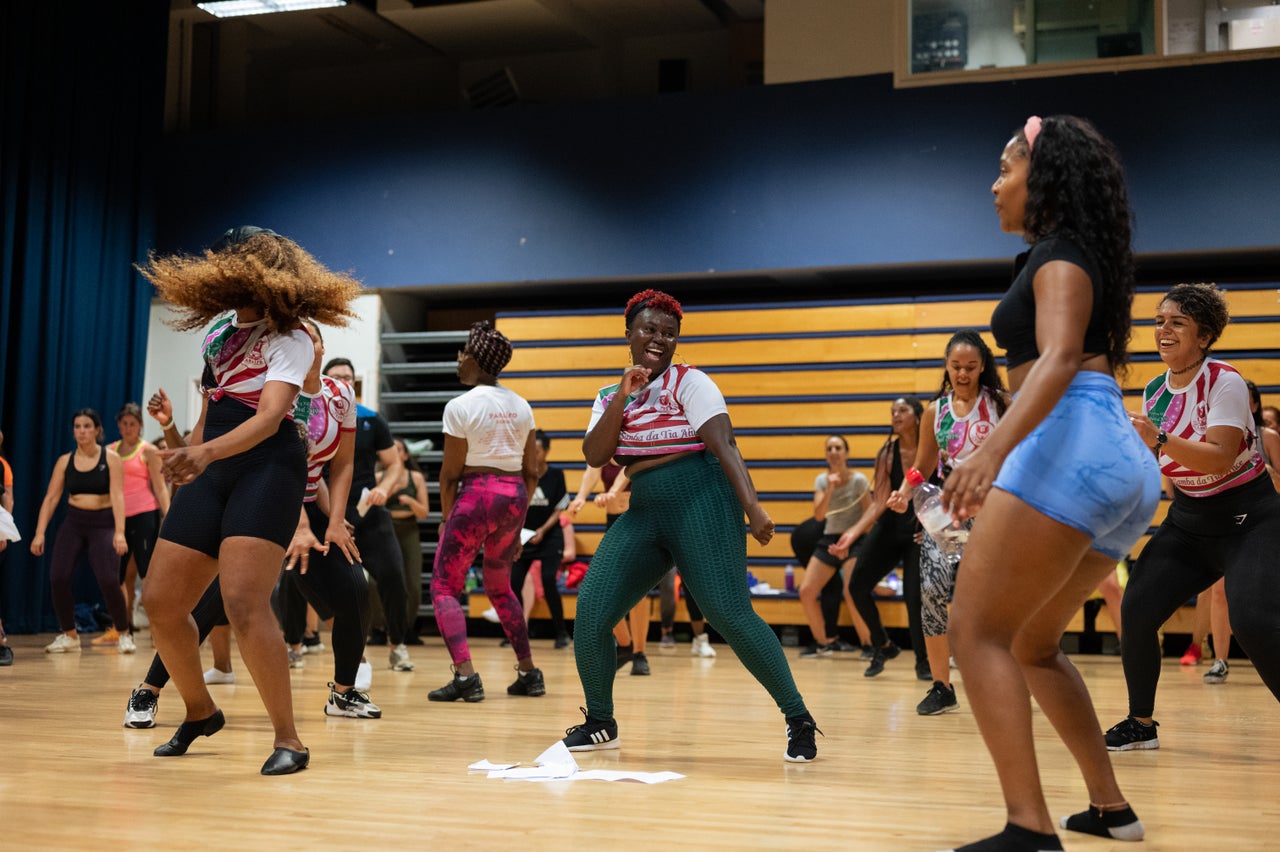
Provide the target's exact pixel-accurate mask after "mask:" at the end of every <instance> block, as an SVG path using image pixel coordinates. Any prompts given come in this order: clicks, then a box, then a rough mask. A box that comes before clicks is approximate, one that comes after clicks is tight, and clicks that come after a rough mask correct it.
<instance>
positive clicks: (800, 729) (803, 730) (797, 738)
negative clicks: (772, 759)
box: [783, 713, 826, 763]
mask: <svg viewBox="0 0 1280 852" xmlns="http://www.w3.org/2000/svg"><path fill="white" fill-rule="evenodd" d="M814 733H819V734H822V731H819V730H818V725H817V723H816V722H814V721H813V716H812V715H810V714H809V713H805V714H804V715H803V716H788V717H787V752H786V754H785V755H783V756H784V757H785V758H786V759H787V760H788V761H790V762H791V763H808V762H809V761H811V760H813V759H814V758H816V757H817V756H818V744H817V742H816V741H815V740H814V736H813V735H814ZM822 735H823V736H824V737H825V736H826V734H822Z"/></svg>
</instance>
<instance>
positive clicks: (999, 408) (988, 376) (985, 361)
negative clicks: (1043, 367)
mask: <svg viewBox="0 0 1280 852" xmlns="http://www.w3.org/2000/svg"><path fill="white" fill-rule="evenodd" d="M964 344H967V345H969V346H972V347H973V348H974V349H976V350H978V357H979V358H981V359H982V372H981V373H979V374H978V384H979V385H980V386H982V387H984V388H986V389H987V390H989V391H991V395H992V396H993V397H995V399H996V413H997V414H999V415H1000V416H1001V417H1004V412H1005V409H1007V408H1008V407H1009V403H1008V402H1007V401H1006V399H1005V395H1006V393H1007V391H1006V390H1005V386H1004V379H1001V378H1000V371H999V370H997V369H996V357H995V355H993V354H991V347H990V346H988V345H987V342H986V341H985V340H983V339H982V335H981V334H978V332H977V331H975V330H974V329H972V328H962V329H960V330H959V331H957V332H956V333H955V334H953V335H951V339H950V340H948V341H947V349H946V352H945V353H944V356H943V357H944V359H945V358H950V357H951V350H952V349H954V348H955V347H957V346H960V345H964ZM949 393H951V374H950V373H948V372H947V368H946V364H945V363H944V364H943V367H942V387H941V388H940V389H939V390H938V396H939V397H943V396H946V395H947V394H949Z"/></svg>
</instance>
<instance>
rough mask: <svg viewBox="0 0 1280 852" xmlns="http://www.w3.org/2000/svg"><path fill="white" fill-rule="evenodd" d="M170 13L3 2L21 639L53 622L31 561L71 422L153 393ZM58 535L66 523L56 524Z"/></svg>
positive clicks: (7, 609)
mask: <svg viewBox="0 0 1280 852" xmlns="http://www.w3.org/2000/svg"><path fill="white" fill-rule="evenodd" d="M168 17H169V4H168V3H166V2H160V0H146V2H142V0H111V2H79V1H78V0H75V1H74V2H70V3H64V2H54V3H43V2H19V3H8V2H6V3H0V68H2V69H3V82H2V83H0V85H3V90H2V92H3V99H0V198H2V199H3V200H2V202H0V223H2V224H3V228H2V229H0V230H2V231H3V240H4V242H3V250H2V253H0V429H3V431H4V436H5V437H4V446H3V449H2V450H0V452H3V454H4V456H5V457H6V458H7V459H8V460H9V462H10V464H12V466H13V470H14V477H15V487H14V489H13V491H14V501H15V506H14V510H15V511H14V514H15V516H16V520H17V523H18V528H19V530H20V531H21V532H22V534H23V536H24V539H25V540H24V541H22V542H19V543H17V544H10V545H9V547H8V549H7V551H6V552H5V554H3V555H0V616H2V617H3V619H4V624H5V628H6V629H7V630H8V631H9V632H11V633H22V632H35V631H47V630H51V629H55V628H56V622H55V621H54V620H53V616H52V611H51V609H50V607H49V582H48V569H47V564H46V563H47V561H48V556H47V553H48V550H47V548H46V556H44V557H42V558H39V559H36V558H33V557H32V556H31V555H30V553H29V551H28V548H27V542H28V541H29V540H30V537H31V535H32V534H33V533H34V531H35V524H36V517H37V514H38V512H39V509H40V501H41V500H42V499H43V498H44V493H45V489H46V487H47V486H48V482H49V475H50V473H51V471H52V469H53V463H54V460H55V459H56V458H57V457H58V455H59V454H60V453H63V452H66V451H67V450H69V449H71V448H72V447H74V442H73V440H72V433H71V415H72V413H73V412H74V411H76V410H77V409H79V408H83V407H91V408H95V409H97V410H98V412H99V413H100V414H102V416H103V420H104V426H105V427H106V432H107V437H108V438H109V439H113V438H114V437H117V435H116V431H115V415H116V412H117V411H119V409H120V406H121V405H123V404H124V403H125V402H128V401H129V400H138V399H139V397H140V396H141V394H142V391H143V388H142V377H143V367H144V359H145V356H146V345H147V321H148V310H149V305H150V302H151V294H152V291H151V288H150V285H148V284H147V282H146V281H145V280H144V279H143V278H142V277H141V276H139V275H138V273H137V272H136V271H135V270H134V269H133V264H134V263H136V262H140V261H142V260H144V259H145V258H146V252H147V250H148V248H149V247H150V246H151V245H153V244H154V232H155V214H154V206H155V201H154V199H155V191H154V187H155V183H156V174H155V172H156V168H157V163H158V162H159V159H160V151H161V143H162V134H163V123H164V82H165V53H166V41H167V36H168ZM50 529H51V530H53V526H52V525H51V526H50Z"/></svg>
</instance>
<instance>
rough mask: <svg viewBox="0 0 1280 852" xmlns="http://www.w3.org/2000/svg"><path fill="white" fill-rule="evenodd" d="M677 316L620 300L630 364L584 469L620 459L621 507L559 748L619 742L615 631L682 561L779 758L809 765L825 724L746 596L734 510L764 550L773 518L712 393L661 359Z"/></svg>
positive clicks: (606, 545)
mask: <svg viewBox="0 0 1280 852" xmlns="http://www.w3.org/2000/svg"><path fill="white" fill-rule="evenodd" d="M682 316H683V314H682V312H681V310H680V303H679V302H677V301H676V300H675V299H673V298H672V297H671V296H668V295H667V294H666V293H662V292H659V291H656V290H644V291H642V292H640V293H637V294H636V295H635V296H633V297H632V298H631V301H629V302H628V303H627V309H626V328H627V331H626V338H627V341H628V343H629V344H630V348H631V362H632V366H630V367H628V368H627V369H626V371H624V372H623V374H622V381H621V382H619V383H618V384H615V385H610V386H609V387H606V388H603V389H602V390H601V391H600V393H599V395H598V396H597V397H596V401H595V406H594V407H593V408H592V411H591V422H590V424H589V425H588V426H587V436H586V438H585V439H584V440H583V442H582V449H583V454H584V455H585V456H586V460H587V464H589V465H591V466H593V467H603V466H604V465H605V464H607V463H608V462H609V460H610V459H616V461H617V463H618V464H621V465H624V466H625V467H626V472H627V477H628V478H629V479H630V480H631V508H630V509H628V510H627V512H626V513H625V514H623V515H622V516H621V517H620V518H618V521H617V523H615V524H614V525H613V526H612V527H610V528H609V531H608V532H607V533H605V536H604V538H603V539H602V540H601V542H600V547H599V549H598V550H596V553H595V556H594V557H592V560H591V570H589V571H588V572H587V576H586V579H584V580H583V582H582V587H581V588H580V589H579V591H578V608H577V618H576V621H575V624H574V654H575V658H576V661H577V664H578V677H579V678H581V680H582V689H583V691H584V692H585V693H586V699H587V706H586V708H584V710H583V712H584V713H585V714H586V717H587V719H586V722H584V723H583V724H581V725H575V726H574V727H572V728H570V729H569V730H568V731H567V732H566V733H567V736H566V737H565V738H564V744H565V745H566V746H567V747H568V748H569V750H570V751H594V750H596V749H608V748H618V746H619V740H618V724H617V722H616V721H615V720H614V718H613V678H614V673H615V672H616V670H617V664H616V661H615V654H614V648H613V641H612V635H613V634H612V631H613V626H614V625H615V624H617V623H618V621H620V620H621V619H622V617H623V616H624V615H625V614H626V613H627V612H629V611H630V610H631V608H632V607H633V606H634V605H635V604H636V603H637V602H638V601H639V600H640V599H641V598H642V597H643V596H644V595H646V594H647V593H648V591H649V590H650V589H651V588H653V587H654V586H655V585H657V583H658V582H659V581H660V580H661V579H662V577H663V575H664V574H666V573H667V571H668V570H670V568H671V566H672V565H673V564H678V565H679V566H680V574H681V576H682V577H683V578H684V582H685V584H686V585H687V586H688V587H689V589H690V591H691V592H692V593H693V594H694V595H696V596H697V599H698V603H699V604H700V605H701V607H702V610H703V613H704V614H705V615H706V617H707V620H708V621H709V622H710V623H711V625H712V626H713V627H714V628H715V629H716V631H717V632H718V633H719V634H720V635H721V636H723V637H724V638H725V640H726V641H728V643H729V646H730V647H731V648H733V650H734V652H735V653H737V655H738V658H739V659H741V660H742V663H743V665H745V666H746V667H747V670H748V671H750V672H751V674H753V675H754V676H755V678H756V680H758V681H760V683H761V684H762V685H763V686H764V688H765V689H766V690H768V692H769V694H770V695H771V696H772V697H773V700H774V701H775V702H777V705H778V708H779V709H780V710H781V711H782V714H783V716H785V717H786V721H787V750H786V753H785V757H786V759H787V760H789V761H795V762H804V761H809V760H813V759H814V757H816V756H817V746H816V744H815V742H814V733H815V732H818V733H821V732H820V731H818V729H817V726H816V725H815V724H814V721H813V717H812V716H811V715H809V711H808V710H807V709H806V708H805V705H804V699H803V698H801V697H800V693H799V691H798V690H797V689H796V685H795V681H794V680H793V679H792V677H791V669H790V667H789V666H788V665H787V659H786V657H785V656H784V655H783V653H782V647H781V646H780V645H779V644H778V639H777V637H776V636H775V635H774V633H773V631H772V630H771V629H770V628H769V626H768V625H767V624H765V622H764V621H763V620H762V619H761V618H760V617H759V616H758V615H756V613H755V610H754V609H752V607H751V595H750V593H749V592H748V591H747V582H746V565H747V542H746V536H745V535H744V534H743V530H742V515H743V512H744V511H745V512H746V515H747V520H748V521H749V522H750V525H751V535H752V536H753V537H754V538H755V539H756V541H758V542H760V543H761V544H768V543H769V540H770V539H772V538H773V521H772V520H771V519H770V518H769V515H768V514H767V513H766V512H765V510H764V508H763V507H762V506H761V505H760V501H759V499H758V498H757V497H756V491H755V486H754V485H752V483H751V475H750V474H749V473H748V472H747V467H746V465H745V464H744V463H743V461H742V455H741V453H739V452H738V446H737V444H736V443H735V442H734V438H733V426H732V425H731V424H730V422H729V413H728V409H727V408H726V407H725V402H724V397H723V396H722V395H721V393H720V389H719V388H717V387H716V385H715V383H714V382H712V381H711V379H710V378H708V377H707V375H706V374H705V373H703V372H702V371H700V370H695V369H694V368H692V367H689V366H687V365H683V364H680V365H675V366H673V365H672V364H671V358H672V356H673V355H674V354H675V350H676V344H677V343H678V342H679V339H680V320H681V317H682Z"/></svg>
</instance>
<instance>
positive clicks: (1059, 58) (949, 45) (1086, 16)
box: [895, 0, 1280, 85]
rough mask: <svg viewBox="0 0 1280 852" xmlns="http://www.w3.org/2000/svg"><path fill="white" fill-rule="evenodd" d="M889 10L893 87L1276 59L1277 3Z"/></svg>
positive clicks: (967, 0) (955, 4) (1001, 0)
mask: <svg viewBox="0 0 1280 852" xmlns="http://www.w3.org/2000/svg"><path fill="white" fill-rule="evenodd" d="M896 9H897V14H898V17H897V24H896V26H897V31H898V40H899V41H898V44H899V48H898V49H899V51H900V53H899V55H898V58H897V59H896V60H895V65H896V70H895V78H896V81H897V83H898V84H899V85H911V84H913V83H914V84H920V85H926V84H934V83H949V82H960V81H963V80H972V79H992V78H1006V79H1007V78H1014V77H1019V76H1045V75H1051V74H1076V73H1082V72H1086V73H1087V72H1089V71H1101V70H1122V69H1125V68H1136V67H1150V66H1153V65H1180V64H1186V63H1188V62H1199V61H1204V60H1205V59H1208V58H1209V57H1214V59H1215V60H1217V61H1220V60H1226V59H1228V58H1230V59H1252V58H1270V57H1275V56H1276V55H1280V0H906V2H904V3H902V4H901V5H899V6H896ZM904 34H905V35H904ZM1232 53H1237V54H1238V55H1229V54H1232Z"/></svg>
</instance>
